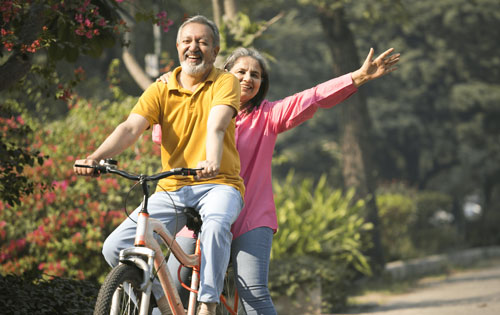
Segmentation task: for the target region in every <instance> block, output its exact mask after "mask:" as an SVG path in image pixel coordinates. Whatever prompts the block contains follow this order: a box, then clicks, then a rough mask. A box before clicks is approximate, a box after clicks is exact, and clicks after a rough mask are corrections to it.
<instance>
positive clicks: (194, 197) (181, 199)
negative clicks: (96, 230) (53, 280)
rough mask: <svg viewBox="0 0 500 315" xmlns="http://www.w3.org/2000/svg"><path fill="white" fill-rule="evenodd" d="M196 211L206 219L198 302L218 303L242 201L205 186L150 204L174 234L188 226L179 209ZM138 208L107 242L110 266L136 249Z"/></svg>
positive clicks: (232, 192) (156, 287) (224, 189)
mask: <svg viewBox="0 0 500 315" xmlns="http://www.w3.org/2000/svg"><path fill="white" fill-rule="evenodd" d="M186 207H191V208H194V209H196V211H198V212H199V213H200V215H201V218H202V220H203V226H202V233H201V235H200V239H201V243H202V256H201V278H200V290H199V295H198V301H200V302H209V303H213V302H219V296H220V293H221V291H222V287H223V282H224V274H225V271H226V269H227V265H228V263H229V256H230V249H231V240H232V233H231V231H230V229H231V224H232V223H233V222H234V221H235V220H236V218H237V217H238V215H239V213H240V211H241V208H242V207H243V200H242V198H241V194H240V192H239V191H238V190H237V189H236V188H233V187H231V186H228V185H219V184H202V185H193V186H185V187H182V188H181V189H179V190H177V191H174V192H157V193H155V194H153V195H152V196H151V197H150V198H149V201H148V212H149V214H150V217H151V218H155V219H158V220H160V221H161V222H163V224H164V225H165V227H166V228H167V230H168V231H169V232H170V233H171V234H172V235H175V234H176V233H177V232H178V231H179V230H180V229H181V228H182V227H183V226H184V225H185V224H186V217H185V215H184V214H181V212H180V210H181V209H183V208H186ZM139 211H140V207H138V208H137V209H136V210H135V211H134V212H133V213H132V214H131V215H130V217H129V218H127V219H126V220H125V221H123V222H122V224H120V225H119V226H118V227H117V228H116V229H115V230H114V231H113V232H112V233H111V234H110V235H109V236H108V238H107V239H106V240H105V242H104V245H103V249H102V252H103V255H104V258H105V259H106V261H107V262H108V264H110V265H111V266H116V265H117V264H118V257H119V253H120V251H121V250H122V249H125V248H129V247H132V246H134V239H135V231H136V223H135V222H134V221H137V214H138V212H139ZM152 290H153V293H154V295H155V297H156V298H157V299H159V298H160V297H162V296H163V295H164V293H163V290H162V288H161V285H160V283H159V281H155V283H154V284H153V289H152Z"/></svg>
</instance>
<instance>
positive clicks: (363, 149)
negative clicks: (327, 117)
mask: <svg viewBox="0 0 500 315" xmlns="http://www.w3.org/2000/svg"><path fill="white" fill-rule="evenodd" d="M319 19H320V22H321V25H322V28H323V31H324V32H325V35H326V39H327V44H328V46H329V48H330V51H331V53H332V57H333V75H334V76H336V77H337V76H340V75H343V74H345V73H349V72H352V71H354V70H356V69H358V68H359V66H360V64H359V57H358V53H357V49H356V46H355V43H354V38H353V34H352V32H351V30H350V29H349V26H348V23H347V21H346V20H345V17H344V9H343V8H342V7H340V8H337V9H334V10H328V9H319ZM340 111H341V115H342V121H343V123H344V125H343V131H342V153H343V170H342V171H343V176H344V184H345V186H346V188H355V189H356V196H357V198H363V199H365V200H366V206H367V220H368V221H369V222H371V223H372V224H373V226H374V228H373V230H372V241H373V247H372V248H371V249H370V251H369V252H368V255H369V256H370V258H371V259H372V267H373V269H374V271H375V272H376V273H377V272H379V271H380V270H381V268H382V267H383V266H384V263H385V262H384V254H383V250H382V244H381V240H380V227H379V226H380V225H379V218H378V209H377V205H376V199H375V198H376V197H375V169H374V168H373V167H372V165H370V164H371V162H372V159H371V153H372V152H373V149H372V147H371V145H372V143H373V142H371V141H370V139H369V137H370V133H371V132H372V123H371V120H370V117H369V113H368V108H367V105H366V98H365V96H364V95H363V93H362V91H358V92H357V93H356V94H354V95H353V96H352V97H351V98H350V99H348V100H347V101H346V104H344V105H343V106H341V107H340Z"/></svg>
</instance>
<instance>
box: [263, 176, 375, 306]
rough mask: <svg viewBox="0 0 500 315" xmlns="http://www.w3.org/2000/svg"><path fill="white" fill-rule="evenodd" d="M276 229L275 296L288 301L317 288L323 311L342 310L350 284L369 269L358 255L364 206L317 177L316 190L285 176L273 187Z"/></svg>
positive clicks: (364, 227) (272, 275)
mask: <svg viewBox="0 0 500 315" xmlns="http://www.w3.org/2000/svg"><path fill="white" fill-rule="evenodd" d="M274 192H275V202H276V207H277V209H278V211H277V214H278V223H279V231H278V233H277V234H276V235H275V237H274V240H273V246H272V253H271V256H272V261H271V267H270V289H271V294H272V295H273V296H274V297H278V296H288V297H292V301H293V297H294V296H296V295H297V294H299V293H300V291H299V288H300V289H302V290H303V292H308V289H309V288H311V287H312V286H314V285H316V284H317V282H318V280H319V281H320V283H321V289H322V301H323V305H322V308H323V310H324V311H325V312H330V311H332V310H335V309H341V308H342V307H343V306H344V305H345V303H346V299H347V295H348V292H349V288H350V287H351V286H352V280H353V279H354V277H355V275H356V274H358V273H359V272H362V273H365V274H369V273H370V268H369V265H368V262H367V259H366V257H365V256H364V255H363V254H362V251H363V249H364V248H363V247H364V244H363V243H362V241H361V239H362V237H361V236H362V234H363V233H365V232H366V231H367V230H368V229H369V228H370V227H371V225H370V224H369V223H366V222H365V220H364V219H363V217H362V212H363V205H364V204H363V202H362V201H358V202H355V203H354V202H353V195H354V194H353V192H352V191H351V192H349V193H347V194H343V193H342V191H340V190H334V189H332V188H330V187H328V185H327V180H326V177H325V176H322V177H321V178H320V180H319V181H318V183H317V184H316V186H315V187H313V181H312V180H310V179H306V180H304V181H302V183H300V184H298V183H296V182H294V175H293V172H290V173H289V174H288V176H287V178H286V180H285V181H284V182H283V183H278V182H275V183H274Z"/></svg>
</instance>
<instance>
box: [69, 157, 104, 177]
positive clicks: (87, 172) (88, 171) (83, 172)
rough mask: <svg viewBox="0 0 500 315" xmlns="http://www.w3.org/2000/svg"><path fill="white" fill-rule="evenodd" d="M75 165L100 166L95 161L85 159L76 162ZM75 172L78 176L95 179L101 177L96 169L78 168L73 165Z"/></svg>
mask: <svg viewBox="0 0 500 315" xmlns="http://www.w3.org/2000/svg"><path fill="white" fill-rule="evenodd" d="M75 165H88V166H96V165H98V162H97V161H96V160H93V159H83V160H76V161H75ZM73 171H74V172H75V174H76V175H80V176H94V177H97V176H99V174H98V173H96V172H95V169H94V168H86V167H76V166H74V165H73Z"/></svg>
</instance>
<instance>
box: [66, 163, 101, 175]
mask: <svg viewBox="0 0 500 315" xmlns="http://www.w3.org/2000/svg"><path fill="white" fill-rule="evenodd" d="M74 166H75V167H82V168H93V169H94V175H100V174H101V173H107V170H106V167H105V166H102V165H82V164H75V165H74Z"/></svg>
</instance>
